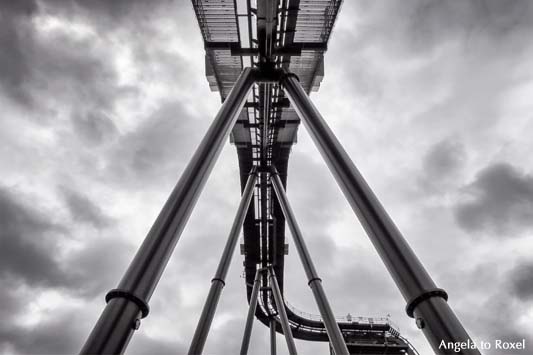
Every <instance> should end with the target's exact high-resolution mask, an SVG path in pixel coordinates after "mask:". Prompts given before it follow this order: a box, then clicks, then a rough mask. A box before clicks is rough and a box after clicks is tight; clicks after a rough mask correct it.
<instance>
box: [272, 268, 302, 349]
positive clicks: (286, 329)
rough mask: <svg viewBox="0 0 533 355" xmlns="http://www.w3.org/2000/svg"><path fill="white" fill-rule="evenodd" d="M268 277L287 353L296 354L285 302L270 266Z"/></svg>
mask: <svg viewBox="0 0 533 355" xmlns="http://www.w3.org/2000/svg"><path fill="white" fill-rule="evenodd" d="M268 277H269V278H270V288H271V289H272V295H273V296H274V301H275V302H276V308H277V310H278V314H279V319H280V322H281V329H283V335H284V336H285V341H286V342H287V347H288V348H289V355H296V354H297V353H298V352H297V351H296V344H294V338H293V337H292V331H291V326H290V325H289V317H287V312H286V311H285V302H284V301H283V297H282V296H281V290H280V289H279V285H278V279H277V277H276V273H275V272H274V268H273V267H272V266H269V267H268Z"/></svg>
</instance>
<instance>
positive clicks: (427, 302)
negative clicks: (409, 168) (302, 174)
mask: <svg viewBox="0 0 533 355" xmlns="http://www.w3.org/2000/svg"><path fill="white" fill-rule="evenodd" d="M280 83H281V84H282V85H283V88H284V91H285V93H286V94H287V96H288V98H289V100H290V102H291V104H292V106H293V107H294V109H295V110H296V112H297V114H298V116H299V117H300V119H301V120H302V121H303V123H304V125H305V127H306V128H307V130H308V132H309V134H310V135H311V138H312V139H313V141H314V142H315V144H316V146H317V147H318V149H319V151H320V153H321V154H322V157H323V158H324V160H325V161H326V164H327V165H328V167H329V169H330V170H331V172H332V173H333V175H334V177H335V179H336V180H337V183H338V184H339V186H340V187H341V189H342V191H343V193H344V196H345V197H346V199H347V200H348V202H349V203H350V205H351V207H352V209H353V210H354V212H355V214H356V215H357V217H358V218H359V220H360V221H361V224H362V225H363V227H364V229H365V230H366V232H367V234H368V236H369V238H370V240H371V241H372V243H373V244H374V247H375V248H376V250H377V251H378V254H379V255H380V257H381V259H382V260H383V262H384V263H385V265H386V267H387V269H388V271H389V273H390V274H391V276H392V278H393V279H394V281H395V283H396V285H397V286H398V288H399V289H400V291H401V293H402V295H403V297H404V298H405V300H406V301H407V307H406V311H407V313H408V315H409V316H411V317H416V319H417V324H418V325H419V327H420V328H422V330H423V331H424V334H425V336H426V338H427V339H428V341H429V342H430V344H431V346H432V347H433V350H434V351H435V352H436V353H437V354H442V353H443V350H442V349H439V344H440V342H441V341H442V340H444V341H445V342H465V343H466V342H467V341H469V340H470V337H469V335H468V334H467V332H466V330H465V329H464V328H463V326H462V325H461V323H460V322H459V320H458V319H457V317H456V315H455V314H454V313H453V311H452V309H451V308H450V306H449V305H448V303H447V302H446V300H447V294H446V292H445V291H444V290H442V289H439V288H437V287H436V285H435V283H434V282H433V280H432V279H431V277H430V276H429V274H428V273H427V271H426V270H425V268H424V267H423V265H422V263H421V262H420V261H419V260H418V258H417V257H416V255H415V254H414V252H413V251H412V249H411V248H410V246H409V244H408V243H407V241H406V240H405V239H404V237H403V236H402V234H401V233H400V231H399V230H398V228H397V227H396V226H395V225H394V223H393V221H392V219H391V218H390V217H389V215H388V214H387V212H386V211H385V209H384V208H383V206H382V205H381V204H380V202H379V201H378V199H377V198H376V196H375V195H374V193H373V192H372V190H371V189H370V187H369V186H368V184H367V183H366V181H365V180H364V178H363V177H362V175H361V174H360V173H359V171H358V170H357V168H356V167H355V165H354V163H353V162H352V161H351V159H350V157H349V156H348V154H347V153H346V151H345V150H344V148H343V147H342V146H341V144H340V142H339V141H338V140H337V138H336V137H335V135H334V134H333V132H332V131H331V129H330V128H329V127H328V125H327V123H326V121H325V120H324V118H323V117H322V116H321V115H320V113H319V112H318V110H317V109H316V107H315V106H314V105H313V103H312V102H311V100H310V99H309V96H308V95H307V93H306V92H305V90H304V89H303V87H302V85H301V84H300V83H299V81H298V78H297V77H296V75H294V74H291V73H288V72H286V71H285V72H284V74H283V75H282V76H281V78H280ZM470 341H471V340H470ZM464 354H480V353H479V351H478V350H465V351H464Z"/></svg>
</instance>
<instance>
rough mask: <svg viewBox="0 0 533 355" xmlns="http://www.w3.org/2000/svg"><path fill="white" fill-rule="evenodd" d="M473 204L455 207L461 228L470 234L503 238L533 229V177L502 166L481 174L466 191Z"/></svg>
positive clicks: (490, 168)
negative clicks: (483, 233) (493, 235)
mask: <svg viewBox="0 0 533 355" xmlns="http://www.w3.org/2000/svg"><path fill="white" fill-rule="evenodd" d="M465 192H466V194H467V195H468V196H469V197H471V199H472V200H470V201H467V202H462V203H460V204H458V205H457V206H456V207H455V215H456V218H457V221H458V223H459V225H460V226H461V227H462V228H463V229H465V230H466V231H469V232H491V233H494V234H496V235H497V236H499V237H501V238H506V237H512V236H515V235H516V234H517V235H521V232H523V231H524V230H527V229H529V228H531V227H533V177H532V176H531V175H528V174H525V173H523V172H521V171H519V170H517V169H516V168H515V167H513V166H511V165H509V164H505V163H499V164H494V165H491V166H489V167H487V168H485V169H483V170H481V171H480V172H479V173H478V174H477V176H476V179H475V180H474V182H472V183H471V184H469V185H467V186H466V187H465Z"/></svg>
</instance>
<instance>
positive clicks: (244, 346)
mask: <svg viewBox="0 0 533 355" xmlns="http://www.w3.org/2000/svg"><path fill="white" fill-rule="evenodd" d="M263 271H264V269H262V268H258V269H257V271H256V272H255V278H254V287H253V288H252V295H251V296H250V306H249V307H248V315H247V316H246V325H245V327H244V335H243V337H242V343H241V352H240V354H241V355H246V354H248V347H249V346H250V338H251V336H252V327H253V325H254V317H255V310H256V308H257V298H258V297H259V287H260V286H261V273H262V272H263Z"/></svg>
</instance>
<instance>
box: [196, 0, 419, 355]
mask: <svg viewBox="0 0 533 355" xmlns="http://www.w3.org/2000/svg"><path fill="white" fill-rule="evenodd" d="M341 3H342V0H325V1H320V0H272V1H257V2H256V1H253V2H252V1H230V0H218V1H213V0H199V1H193V7H194V10H195V12H196V16H197V19H198V23H199V25H200V28H201V32H202V36H203V39H204V44H205V50H206V55H205V67H206V76H207V79H208V81H209V85H210V87H211V89H212V90H213V91H218V92H220V95H221V98H222V101H224V99H225V98H226V96H227V95H228V94H229V92H230V90H231V88H232V87H233V84H234V83H235V81H236V79H237V77H238V76H239V74H240V73H241V71H242V69H243V68H244V67H254V66H256V67H272V68H276V69H286V70H288V71H290V72H292V73H294V74H296V75H297V76H298V78H299V80H300V83H301V84H302V86H303V88H304V89H305V90H306V92H307V93H310V92H311V91H317V90H318V88H319V86H320V82H321V81H322V79H323V76H324V53H325V51H326V49H327V43H328V40H329V37H330V33H331V31H332V29H333V26H334V23H335V20H336V17H337V14H338V12H339V8H340V6H341ZM299 124H300V120H299V118H298V116H297V114H296V112H295V111H294V109H293V108H291V107H290V105H289V101H288V99H287V98H286V97H285V95H284V93H283V90H281V88H280V87H279V84H277V83H276V84H273V83H264V84H262V83H260V84H256V85H255V86H254V87H253V89H252V92H251V94H250V96H249V98H248V101H247V103H246V105H245V108H244V109H243V111H242V112H241V114H240V116H239V118H238V120H237V122H236V125H235V127H234V128H233V131H232V133H231V137H230V139H231V142H232V143H233V144H234V145H235V146H236V148H237V153H238V159H239V168H240V175H241V189H242V190H244V188H245V185H246V181H247V179H248V174H249V172H250V170H251V168H252V167H253V166H257V167H258V168H259V169H260V171H261V169H263V170H265V169H266V167H269V166H274V167H275V168H276V169H277V170H278V172H279V175H280V178H281V181H282V184H283V185H284V187H287V169H288V161H289V156H290V152H291V148H292V145H293V144H295V143H296V139H297V130H298V126H299ZM317 208H319V206H317ZM243 234H244V244H243V245H242V246H241V253H242V254H244V263H243V264H244V269H245V275H246V285H247V295H248V299H250V297H251V293H252V285H253V283H254V277H255V274H256V270H257V268H258V267H267V266H268V265H273V267H274V270H275V273H276V275H277V276H278V282H279V284H280V288H281V290H282V292H283V273H284V256H285V254H286V243H285V218H284V215H283V213H282V210H281V208H280V205H279V201H278V199H277V198H276V195H275V194H274V193H273V191H272V186H271V182H270V179H269V177H268V176H267V174H266V173H263V174H260V177H259V179H258V183H257V184H256V187H255V190H254V198H253V199H252V202H251V204H250V207H249V210H248V212H247V215H246V219H245V222H244V225H243ZM285 309H286V311H287V315H288V318H289V321H290V324H291V330H292V333H293V336H294V337H295V338H299V339H304V340H311V341H328V335H327V333H326V329H325V326H324V323H323V322H322V321H321V320H320V319H311V318H309V317H305V316H302V314H301V312H299V311H297V310H294V309H293V308H292V307H289V306H288V305H287V304H285ZM277 315H278V312H277V309H276V305H275V303H274V302H273V300H272V297H271V293H270V291H269V285H268V280H267V277H266V274H265V276H263V279H262V291H261V293H260V296H259V307H257V310H256V317H257V318H258V319H259V320H260V321H261V322H263V323H264V324H265V325H267V326H268V325H269V324H270V320H271V319H274V320H276V321H277V325H276V330H277V331H278V332H282V329H281V325H280V323H279V320H278V317H277ZM338 324H339V327H340V328H341V331H342V333H343V336H344V338H345V339H346V341H347V343H348V346H349V349H350V352H351V353H354V354H359V353H361V354H382V353H387V354H404V353H406V352H407V351H408V348H409V346H408V345H407V344H408V343H406V342H405V341H404V340H402V338H401V337H399V334H398V332H397V330H396V329H395V328H393V327H392V326H391V324H390V322H389V320H388V319H387V318H380V319H369V318H362V317H354V318H353V319H351V320H350V319H341V320H339V322H338Z"/></svg>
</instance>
